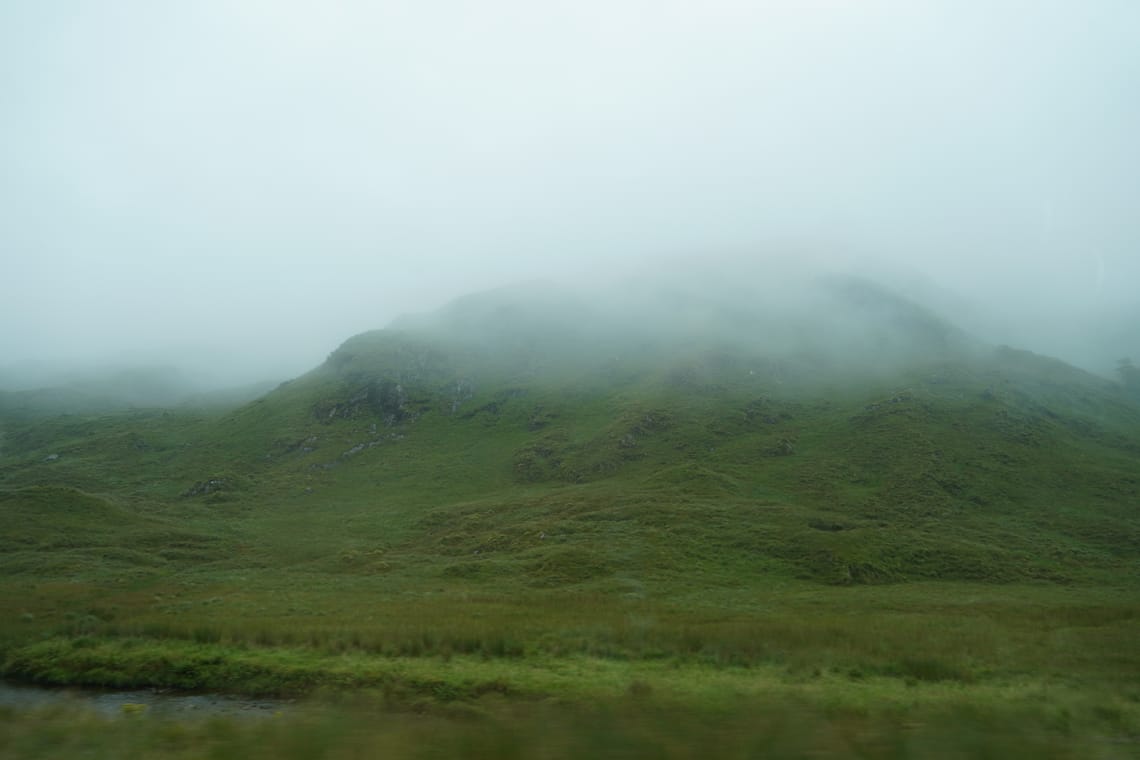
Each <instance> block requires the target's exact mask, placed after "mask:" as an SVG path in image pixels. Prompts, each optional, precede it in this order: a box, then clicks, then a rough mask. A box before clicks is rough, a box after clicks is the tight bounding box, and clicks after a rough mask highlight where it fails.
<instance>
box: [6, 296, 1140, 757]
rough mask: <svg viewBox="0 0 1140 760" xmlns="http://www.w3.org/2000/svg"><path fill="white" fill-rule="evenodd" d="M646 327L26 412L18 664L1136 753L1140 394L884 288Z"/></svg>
mask: <svg viewBox="0 0 1140 760" xmlns="http://www.w3.org/2000/svg"><path fill="white" fill-rule="evenodd" d="M658 297H660V296H658ZM647 298H648V296H646V295H644V294H640V295H639V294H636V293H634V294H632V295H630V296H629V299H628V302H622V303H620V304H618V305H616V306H615V302H614V301H613V300H610V301H601V302H595V301H588V300H583V299H579V298H577V297H574V296H571V295H567V294H564V293H561V292H558V291H550V290H548V289H547V286H530V287H528V288H525V289H522V290H515V291H506V292H502V293H495V294H488V295H484V296H479V297H471V298H469V299H465V300H464V301H461V302H458V303H456V304H454V305H453V306H451V307H449V308H448V309H445V310H444V311H442V312H440V313H438V314H436V315H431V316H429V317H424V318H419V319H416V320H405V321H403V322H401V323H398V324H397V325H395V326H394V327H392V328H390V329H387V330H381V331H376V332H372V333H366V334H363V335H359V336H356V337H354V338H352V339H350V340H348V341H346V342H345V343H344V344H343V345H342V346H340V347H339V348H338V349H336V350H335V351H334V352H333V353H332V354H331V355H330V356H329V358H328V360H327V361H326V362H325V363H324V364H323V365H322V366H320V367H318V368H317V369H315V370H314V371H312V372H311V373H309V374H307V375H305V376H303V377H300V378H297V379H295V380H293V381H291V382H288V383H285V384H283V385H281V386H280V387H278V388H277V389H275V390H274V391H272V392H270V393H269V394H267V395H265V396H264V397H262V398H260V399H258V400H256V401H254V402H252V403H249V404H247V405H245V406H241V407H238V408H236V409H232V410H230V411H225V412H188V411H175V410H168V411H146V412H139V411H135V412H130V413H118V414H110V415H104V416H97V417H95V416H82V415H71V416H57V417H39V418H34V419H28V418H9V419H7V420H5V421H4V422H3V423H2V426H0V430H2V432H3V437H2V438H0V510H2V514H3V519H4V522H5V531H4V536H3V545H2V548H3V551H4V554H3V559H2V561H0V593H3V594H4V596H5V598H6V599H8V600H9V602H8V604H9V606H10V608H11V609H13V610H14V611H15V612H16V614H15V615H14V616H10V617H9V619H7V620H5V621H4V622H3V623H0V635H2V641H3V647H4V649H3V656H4V661H5V664H4V670H5V672H6V673H7V674H9V675H12V676H19V677H23V678H31V679H35V680H40V681H49V682H73V683H74V682H85V683H99V684H116V685H138V684H146V685H163V686H177V687H185V688H225V689H237V690H244V691H250V692H304V691H310V690H312V689H313V688H315V687H317V686H319V685H326V686H328V685H333V684H337V685H340V686H342V687H344V686H352V687H354V688H367V687H376V688H383V689H385V690H386V692H385V693H387V694H388V695H389V698H390V699H393V700H395V701H396V702H398V703H400V704H408V703H409V700H410V701H411V702H414V703H416V704H420V705H421V706H422V704H429V703H430V704H441V703H451V702H454V701H455V700H460V701H471V700H475V701H478V700H480V699H482V698H483V695H486V694H488V693H499V694H509V695H513V696H512V699H513V698H514V697H519V698H526V699H530V698H533V697H535V696H540V695H559V696H561V697H564V698H567V699H571V700H583V699H584V700H587V701H588V700H590V699H595V698H603V697H604V698H607V699H608V698H618V697H621V696H622V695H623V694H626V693H627V691H628V690H630V689H633V691H635V692H639V693H640V691H644V690H645V689H649V690H651V691H653V693H655V694H659V695H670V696H669V699H677V700H680V701H681V702H682V703H685V704H697V703H700V704H706V705H707V704H708V700H709V699H711V698H712V697H711V693H712V692H709V691H707V690H705V688H704V687H702V686H701V685H700V684H702V683H704V682H705V679H713V680H714V681H716V680H717V679H727V680H724V681H723V682H722V681H717V683H719V684H720V685H719V686H718V687H717V688H718V689H721V691H720V692H718V693H720V694H722V695H724V694H733V693H740V694H745V693H753V690H754V689H755V688H756V684H761V683H763V684H768V686H767V687H765V688H769V689H778V690H780V689H782V690H786V691H788V693H789V694H794V698H795V699H802V700H806V703H809V704H811V705H813V708H812V709H817V708H820V709H824V708H826V709H831V708H830V707H827V705H830V706H831V707H834V708H835V709H838V710H840V712H842V713H843V714H845V715H846V714H864V715H866V714H867V712H866V711H867V710H870V711H871V713H873V714H875V715H879V714H880V713H879V711H880V710H887V711H888V712H890V711H892V710H897V709H899V708H898V707H897V705H898V704H900V702H899V700H902V701H904V702H907V703H908V704H912V706H913V705H918V707H915V708H914V709H917V710H919V711H920V712H921V711H922V710H925V709H927V708H929V709H932V710H941V709H943V708H945V709H958V708H959V707H962V706H963V705H969V704H970V703H971V700H977V699H983V700H990V701H992V702H994V703H1002V702H1006V701H1009V700H1010V699H1012V700H1013V702H1016V703H1017V704H1018V705H1021V706H1022V707H1024V708H1025V709H1029V707H1028V706H1029V705H1035V707H1033V708H1032V709H1039V710H1042V711H1044V712H1041V713H1040V715H1038V718H1040V719H1041V721H1043V723H1042V725H1043V726H1046V728H1043V729H1042V730H1048V731H1053V730H1054V728H1048V726H1051V725H1052V724H1050V723H1049V720H1051V719H1052V718H1049V715H1053V713H1051V712H1049V711H1054V712H1056V711H1060V710H1067V711H1069V712H1070V713H1071V714H1075V713H1073V711H1074V710H1079V711H1080V715H1081V716H1082V718H1081V719H1082V720H1086V719H1087V726H1090V727H1091V728H1090V729H1089V730H1095V731H1100V732H1108V733H1111V734H1114V735H1115V734H1116V733H1119V732H1121V731H1131V730H1137V731H1140V693H1137V692H1136V691H1135V686H1134V684H1135V683H1136V682H1137V677H1138V676H1140V646H1137V644H1136V642H1137V641H1140V615H1138V612H1137V610H1138V609H1140V604H1138V602H1140V587H1138V583H1137V578H1140V510H1138V503H1140V407H1138V406H1137V405H1136V403H1135V402H1134V401H1132V400H1130V399H1129V398H1128V396H1127V395H1126V394H1125V393H1124V392H1123V391H1122V389H1121V388H1119V387H1118V386H1116V385H1115V384H1113V383H1111V382H1109V381H1107V380H1103V379H1100V378H1097V377H1094V376H1091V375H1088V374H1087V373H1084V372H1081V371H1080V370H1077V369H1074V368H1072V367H1069V366H1067V365H1065V364H1063V363H1061V362H1058V361H1056V360H1052V359H1048V358H1044V357H1039V356H1035V355H1032V354H1029V353H1025V352H1020V351H1016V350H1013V349H1009V348H992V347H986V346H983V345H980V344H978V343H977V342H976V341H973V340H972V339H970V338H969V336H966V335H964V334H962V333H960V332H959V331H957V330H955V329H954V328H953V327H952V326H949V325H946V324H944V323H943V322H941V321H940V320H939V319H938V318H937V317H935V316H934V315H932V314H929V313H928V312H925V311H924V310H922V309H921V308H920V307H917V306H915V305H913V304H909V303H908V302H906V301H904V300H902V299H898V298H896V297H894V296H890V294H886V293H883V292H882V291H881V290H878V289H876V288H875V287H874V286H871V285H869V284H866V283H859V282H851V281H844V282H838V283H834V282H833V283H830V284H828V285H827V286H826V287H824V288H822V289H821V290H820V291H818V292H817V293H816V295H814V296H813V298H814V299H815V300H813V301H812V302H811V303H812V304H813V306H812V309H811V310H806V311H798V312H797V311H792V312H783V313H785V314H786V315H787V316H786V318H785V319H784V320H783V321H776V322H774V321H772V315H771V314H770V313H769V311H768V310H767V307H765V306H756V305H753V304H749V303H747V302H743V303H742V302H740V301H732V302H729V303H728V304H727V305H725V304H717V303H709V302H706V301H702V300H700V299H695V298H692V297H691V294H686V293H685V292H679V293H673V294H671V295H669V296H668V298H665V301H666V302H667V304H666V305H667V308H656V307H655V310H650V311H649V312H646V313H645V314H649V315H650V316H648V317H647V316H646V315H645V314H642V316H641V317H639V318H637V319H633V318H632V317H631V316H630V314H631V313H633V312H632V311H631V310H633V311H638V310H640V309H642V308H643V307H644V302H645V301H646V299H647ZM820 303H826V304H827V310H826V311H819V309H818V308H816V307H817V306H818V305H819V304H820ZM619 313H620V314H621V315H622V318H621V319H618V318H617V317H616V316H615V315H617V314H619ZM638 313H641V312H640V311H638ZM825 316H826V318H825ZM793 338H794V339H793ZM345 658H352V659H351V660H349V659H345ZM350 661H351V663H352V664H351V666H350V665H349V664H348V663H349V662H350ZM670 668H672V669H673V670H670ZM726 668H727V669H729V670H728V671H725V670H724V669H726ZM734 668H743V669H745V670H744V671H741V672H739V673H738V675H739V676H740V678H739V679H736V676H735V675H733V673H737V671H734V670H731V669H734ZM567 669H569V670H567ZM571 672H572V673H576V674H577V675H570V674H569V673H571ZM678 674H680V675H678ZM734 679H736V680H734ZM637 684H642V686H638V685H637ZM774 684H782V685H780V686H778V687H777V686H775V685H774ZM947 684H956V685H957V687H956V689H957V688H960V689H964V691H955V690H952V691H946V690H945V689H944V688H943V687H944V686H945V685H947ZM1059 684H1065V689H1068V690H1070V691H1065V690H1059V691H1057V690H1054V691H1049V689H1050V688H1052V687H1051V686H1050V685H1059ZM936 687H937V688H936ZM1002 690H1007V691H1008V693H1007V692H1002ZM714 691H715V690H714ZM999 692H1000V693H1004V694H1006V696H1004V697H998V696H996V695H997V694H999ZM1012 694H1016V695H1017V696H1016V698H1014V697H1011V696H1010V695H1012ZM1042 694H1048V696H1047V697H1042V696H1041V695H1042ZM528 695H529V696H528ZM874 695H878V696H874ZM425 700H426V701H425ZM1042 700H1044V701H1042ZM1078 703H1080V705H1082V706H1081V707H1079V708H1078V707H1076V706H1075V705H1077V704H1078ZM891 705H895V707H891ZM922 705H925V706H926V707H922ZM1018 709H1021V708H1020V707H1019V708H1018ZM1098 710H1099V711H1100V712H1097V711H1098ZM851 711H854V713H851ZM860 711H862V712H860ZM904 712H905V711H904ZM1046 713H1049V715H1046ZM891 714H892V715H893V714H894V713H891ZM1098 715H1100V716H1101V717H1096V716H1098ZM1105 715H1107V716H1109V717H1107V718H1106V717H1104V716H1105ZM891 720H893V718H892V719H891ZM1035 720H1036V718H1035ZM1110 724H1111V725H1110Z"/></svg>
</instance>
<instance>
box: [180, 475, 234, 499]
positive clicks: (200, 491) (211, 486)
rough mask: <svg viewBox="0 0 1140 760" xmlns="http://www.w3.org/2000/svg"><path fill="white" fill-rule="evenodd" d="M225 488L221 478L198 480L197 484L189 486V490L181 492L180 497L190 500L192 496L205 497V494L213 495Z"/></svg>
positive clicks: (224, 482)
mask: <svg viewBox="0 0 1140 760" xmlns="http://www.w3.org/2000/svg"><path fill="white" fill-rule="evenodd" d="M225 487H226V481H224V480H222V479H221V478H210V479H209V480H200V481H198V482H197V483H195V484H194V485H192V486H190V488H188V489H186V490H185V491H183V492H182V496H183V497H185V498H191V497H193V496H205V495H207V494H211V493H215V492H217V491H221V490H222V489H224V488H225Z"/></svg>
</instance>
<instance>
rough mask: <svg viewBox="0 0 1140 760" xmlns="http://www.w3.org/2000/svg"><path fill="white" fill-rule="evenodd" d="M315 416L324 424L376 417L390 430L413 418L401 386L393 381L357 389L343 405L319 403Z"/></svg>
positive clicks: (314, 409)
mask: <svg viewBox="0 0 1140 760" xmlns="http://www.w3.org/2000/svg"><path fill="white" fill-rule="evenodd" d="M313 414H314V416H315V417H316V418H317V419H318V420H319V421H320V422H324V423H330V422H332V421H333V420H336V419H345V420H352V419H358V418H360V417H367V416H377V417H379V418H380V419H381V420H382V421H383V423H384V424H385V425H387V426H389V427H391V426H393V425H396V424H399V423H401V422H405V421H409V420H410V419H412V418H414V417H415V416H416V415H415V412H413V411H412V410H411V409H410V407H409V406H408V393H407V391H406V390H405V389H404V386H403V385H402V384H400V383H398V382H395V381H393V380H376V381H373V382H371V383H368V384H367V385H365V386H363V387H361V388H358V389H357V390H356V391H355V392H353V393H352V394H351V395H350V396H349V397H348V398H347V399H345V400H343V401H337V400H326V401H321V402H320V403H318V404H317V405H316V406H314V407H313Z"/></svg>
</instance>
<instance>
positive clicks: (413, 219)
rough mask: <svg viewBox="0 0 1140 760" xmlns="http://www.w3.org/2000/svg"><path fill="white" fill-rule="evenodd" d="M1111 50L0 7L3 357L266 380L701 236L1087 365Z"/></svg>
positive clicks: (696, 14) (1122, 164)
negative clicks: (957, 309)
mask: <svg viewBox="0 0 1140 760" xmlns="http://www.w3.org/2000/svg"><path fill="white" fill-rule="evenodd" d="M1138 35H1140V2H1136V0H1079V1H1078V0H946V1H945V2H942V1H939V0H929V1H926V2H924V1H923V0H896V1H894V2H891V1H889V0H770V1H768V2H765V1H764V0H754V1H753V2H743V1H740V2H732V1H730V0H700V1H699V2H698V1H697V0H691V1H690V2H669V1H668V0H653V1H652V2H635V1H632V0H629V1H623V0H597V1H595V0H574V1H573V2H555V1H551V0H544V1H543V2H533V1H525V0H518V1H517V2H516V1H507V0H481V1H479V2H474V1H473V2H460V1H455V2H448V1H446V0H414V1H413V0H409V1H408V2H396V1H388V2H385V1H384V0H373V1H371V2H365V1H363V0H359V1H350V0H312V2H300V1H297V0H245V1H242V0H194V2H175V1H174V0H169V1H166V0H106V1H104V2H97V1H96V0H90V1H89V2H83V1H82V0H74V1H72V2H67V1H64V0H36V2H15V1H12V2H3V3H0V364H4V363H13V362H21V361H24V360H59V359H88V358H92V357H96V356H99V357H144V356H156V357H175V358H178V359H179V360H190V359H188V357H193V359H192V360H193V361H198V362H202V363H208V364H210V365H211V366H214V367H216V368H226V369H227V371H228V372H230V373H231V374H233V375H234V376H235V377H236V376H243V377H244V376H245V375H250V374H258V373H260V374H268V375H270V376H283V375H288V374H295V373H297V372H300V371H303V370H305V369H307V368H309V367H311V366H313V365H315V364H317V363H319V362H320V361H321V360H323V359H324V357H325V356H326V355H327V353H328V352H329V351H331V350H332V349H333V348H335V347H336V345H337V344H339V343H340V342H341V341H342V340H344V339H345V338H347V337H348V336H350V335H352V334H354V333H356V332H360V331H363V330H366V329H370V328H374V327H380V326H383V325H384V324H385V323H386V322H388V321H389V320H390V319H392V318H393V317H395V316H396V315H398V314H400V313H402V312H406V311H416V310H423V309H430V308H434V307H436V306H438V305H441V304H442V303H444V302H445V301H447V300H448V299H450V298H451V297H454V296H456V295H459V294H462V293H465V292H468V291H471V290H475V289H480V288H485V287H490V286H496V285H500V284H505V283H508V282H512V281H518V280H526V279H531V278H535V277H540V276H559V275H563V274H574V273H579V274H580V273H581V272H583V271H597V272H600V273H606V274H610V273H613V272H615V271H621V270H631V269H636V268H637V267H639V266H644V265H645V262H652V261H654V260H655V259H657V258H659V257H676V256H699V255H702V254H705V253H706V252H717V253H718V255H722V254H724V253H726V252H727V253H731V254H733V255H741V256H747V257H750V258H753V259H756V258H764V257H772V258H773V259H774V260H775V259H778V258H780V257H787V256H790V255H793V256H796V257H807V258H810V259H815V260H818V261H820V262H825V263H826V264H827V265H828V266H831V265H832V264H835V265H852V264H854V265H856V266H859V267H862V266H867V267H874V268H875V269H876V270H877V271H883V270H886V271H893V272H895V273H897V274H899V275H900V276H904V277H906V278H911V279H912V280H913V281H915V282H919V281H921V282H926V283H927V284H928V285H930V286H931V287H938V288H942V289H945V291H947V292H949V293H952V294H954V297H955V298H957V299H958V301H957V302H958V303H960V304H962V305H964V306H965V307H966V308H965V309H964V310H963V312H962V314H961V315H960V316H961V317H962V318H963V319H965V320H966V321H970V320H974V321H980V320H982V317H983V316H984V317H985V319H986V320H989V323H990V324H991V325H992V327H993V334H994V335H995V336H996V337H998V338H1003V339H1010V340H1014V341H1017V342H1020V343H1022V344H1026V345H1028V347H1030V348H1034V349H1036V350H1041V351H1047V352H1053V353H1061V354H1066V355H1067V357H1069V358H1073V360H1081V361H1085V363H1086V364H1088V363H1091V362H1092V361H1094V360H1093V359H1092V358H1090V357H1079V356H1077V354H1078V353H1080V348H1081V346H1082V345H1085V344H1086V343H1088V344H1089V345H1092V344H1096V343H1097V341H1098V340H1100V341H1101V342H1103V340H1107V339H1104V338H1103V336H1104V334H1106V332H1105V331H1106V330H1107V331H1108V332H1112V331H1113V330H1118V329H1119V320H1120V319H1121V318H1122V317H1121V316H1120V315H1123V314H1125V313H1126V311H1127V310H1128V309H1132V314H1133V316H1136V315H1138V314H1140V311H1138V310H1137V308H1136V307H1137V303H1138V300H1140V297H1138V296H1137V292H1138V289H1140V137H1138V136H1140V38H1138ZM1114 320H1116V322H1114ZM1113 324H1115V325H1116V327H1112V325H1113ZM1106 326H1108V327H1106ZM1089 331H1095V332H1096V333H1097V334H1096V335H1090V334H1089ZM1113 334H1115V333H1113ZM1121 334H1123V332H1121ZM1102 339H1103V340H1102ZM1113 340H1117V339H1116V338H1113ZM1123 340H1124V341H1125V342H1127V340H1128V338H1127V336H1126V337H1125V338H1124V339H1123ZM1098 345H1099V344H1098ZM1117 348H1118V346H1116V345H1113V346H1112V347H1111V348H1110V349H1108V350H1117ZM1136 351H1137V352H1140V346H1137V349H1136ZM1066 352H1067V353H1066ZM1086 353H1087V352H1086ZM227 355H228V356H229V358H223V357H226V356H227ZM1136 358H1138V359H1140V356H1137V357H1136Z"/></svg>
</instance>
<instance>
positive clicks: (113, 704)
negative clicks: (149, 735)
mask: <svg viewBox="0 0 1140 760" xmlns="http://www.w3.org/2000/svg"><path fill="white" fill-rule="evenodd" d="M56 706H66V707H74V708H78V709H86V710H91V711H93V712H96V713H99V714H100V715H104V716H117V715H133V714H145V715H157V716H161V717H172V718H194V717H203V718H209V717H217V716H231V717H241V718H272V717H275V716H277V715H281V714H285V713H288V712H290V711H294V710H296V709H297V705H296V704H294V703H292V702H287V701H284V700H273V699H245V698H242V697H232V696H227V695H224V694H187V693H179V692H167V691H158V690H147V689H143V690H136V691H106V690H95V689H73V688H53V687H45V686H29V685H24V684H17V683H11V682H9V681H0V708H10V709H17V710H23V709H37V708H45V707H56Z"/></svg>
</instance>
